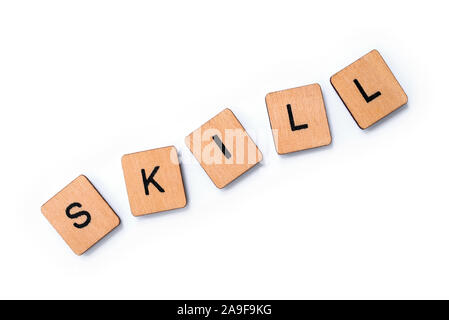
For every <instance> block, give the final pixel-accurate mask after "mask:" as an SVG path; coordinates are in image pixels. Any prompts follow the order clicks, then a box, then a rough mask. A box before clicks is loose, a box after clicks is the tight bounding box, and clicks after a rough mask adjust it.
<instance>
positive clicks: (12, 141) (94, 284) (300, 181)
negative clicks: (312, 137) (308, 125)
mask: <svg viewBox="0 0 449 320" xmlns="http://www.w3.org/2000/svg"><path fill="white" fill-rule="evenodd" d="M447 12H448V11H447V7H446V3H445V2H443V1H438V2H437V1H425V2H422V1H419V2H418V1H417V2H413V1H391V0H388V1H374V2H370V3H365V2H362V1H260V0H259V1H241V0H240V1H229V0H228V1H210V0H209V1H159V2H151V1H111V0H107V1H93V0H88V1H80V0H78V1H62V0H55V1H19V0H14V1H1V2H0V111H1V115H0V134H1V138H0V139H1V140H0V141H1V146H2V155H1V160H0V161H1V183H0V188H1V189H0V191H1V192H0V194H1V209H0V212H1V213H0V215H1V220H0V249H1V250H0V262H1V263H0V298H153V299H154V298H159V299H166V298H181V299H182V298H210V299H215V298H235V299H239V298H254V299H259V298H267V299H270V298H288V299H289V298H297V299H299V298H343V299H346V298H449V272H448V270H449V253H448V252H449V250H448V249H449V210H448V205H447V198H448V196H447V192H448V187H447V184H448V179H449V174H448V169H447V165H448V162H449V157H448V152H447V141H448V140H447V139H448V133H447V121H448V117H449V111H448V99H447V92H448V89H447V88H448V84H447V76H448V71H449V68H448V54H449V52H448V48H449V46H448V42H447V31H448V27H449V23H448V18H447ZM374 48H376V49H378V50H379V51H380V52H381V54H382V55H383V57H384V59H385V60H386V62H387V63H388V64H389V66H390V68H391V69H392V71H393V73H394V74H395V75H396V77H397V79H398V80H399V82H400V83H401V85H402V86H403V88H404V90H405V91H406V93H407V95H408V97H409V103H408V105H407V106H406V107H405V108H402V109H401V110H400V111H397V112H395V113H394V114H393V115H392V116H390V117H388V118H387V119H386V120H384V121H382V122H380V123H379V124H377V125H375V126H374V127H373V128H371V129H369V130H366V131H362V130H360V129H359V128H358V127H357V125H356V123H355V122H354V121H353V119H352V118H351V116H350V114H349V113H348V111H347V110H346V108H345V107H344V105H343V104H342V102H341V101H340V99H339V98H338V96H337V94H336V93H335V91H334V90H333V88H332V86H331V85H330V83H329V78H330V76H331V75H333V74H334V73H335V72H337V71H339V70H340V69H342V68H344V67H345V66H347V65H348V64H350V63H352V62H353V61H355V60H356V59H358V58H359V57H361V56H362V55H364V54H366V53H367V52H369V51H370V50H371V49H374ZM315 82H318V83H319V84H320V85H321V86H322V90H323V95H324V99H325V103H326V108H327V112H328V117H329V121H330V126H331V132H332V136H333V143H332V145H330V146H329V147H324V148H320V149H316V150H312V151H306V152H300V153H295V154H291V155H287V156H278V155H277V154H276V152H275V149H274V144H273V140H272V136H271V132H270V126H269V121H268V116H267V112H266V107H265V102H264V97H265V94H266V93H268V92H271V91H275V90H281V89H286V88H291V87H296V86H301V85H306V84H310V83H315ZM225 107H229V108H231V109H232V110H233V111H234V113H235V114H236V116H237V117H238V119H239V120H240V121H241V122H242V124H243V126H244V127H245V128H246V129H247V130H248V132H249V133H250V135H251V136H252V137H253V138H254V139H255V140H256V142H257V144H258V145H259V147H260V149H261V151H262V153H263V155H264V162H263V164H262V165H260V166H258V167H257V168H255V169H253V170H251V171H250V172H248V173H247V174H246V175H245V176H243V177H241V178H240V179H238V180H237V181H236V182H234V183H233V184H232V185H230V186H229V187H228V188H226V189H224V190H219V189H217V188H216V187H215V186H214V185H213V183H212V182H211V181H210V179H209V178H208V176H207V175H206V174H205V173H204V171H203V170H202V169H201V167H200V166H199V164H198V163H197V162H196V161H192V157H191V155H190V152H189V151H188V149H187V148H186V146H185V145H184V137H185V136H186V135H188V134H189V133H190V132H191V131H193V130H194V129H196V128H197V127H199V126H200V125H201V124H202V123H204V122H205V121H207V120H209V119H210V118H211V117H212V116H214V115H215V114H217V113H218V112H219V111H221V110H222V109H223V108H225ZM167 145H175V146H176V147H177V149H178V151H179V154H180V156H181V158H182V159H184V160H185V161H186V163H184V164H183V166H182V170H183V176H184V182H185V186H186V192H187V196H188V205H187V207H186V208H184V209H181V210H176V211H172V212H165V213H159V214H155V215H152V216H147V217H142V218H135V217H133V216H132V215H131V213H130V210H129V204H128V199H127V194H126V189H125V184H124V179H123V174H122V169H121V164H120V158H121V156H122V155H123V154H125V153H131V152H136V151H142V150H148V149H152V148H157V147H163V146H167ZM82 173H83V174H85V175H87V177H89V178H90V179H91V181H92V182H93V184H94V185H95V186H96V187H97V188H98V190H99V191H100V192H101V193H102V195H103V196H104V197H105V199H106V200H107V201H108V202H109V203H110V205H111V206H112V208H113V209H114V210H115V211H116V212H117V214H118V215H119V216H120V218H121V220H122V224H121V226H120V227H119V228H118V229H117V230H115V231H114V232H112V233H111V234H110V235H109V236H108V237H107V238H105V239H104V240H102V241H101V242H100V243H99V244H98V245H96V246H95V247H94V248H92V249H91V250H90V251H88V253H87V254H85V255H84V256H81V257H78V256H76V255H74V254H73V253H72V251H71V250H70V249H69V248H68V247H67V245H66V244H65V243H64V241H63V240H62V239H61V238H60V237H59V235H58V234H57V233H56V231H55V230H54V229H53V228H52V227H51V225H50V224H49V223H48V222H47V220H46V219H45V218H44V217H43V215H42V214H41V212H40V206H41V205H42V204H43V203H44V202H46V201H47V200H48V199H49V198H50V197H52V196H53V195H54V194H55V193H57V192H58V191H59V190H60V189H62V187H64V186H65V185H66V184H68V183H69V182H70V181H72V180H73V179H74V178H75V177H76V176H78V175H79V174H82Z"/></svg>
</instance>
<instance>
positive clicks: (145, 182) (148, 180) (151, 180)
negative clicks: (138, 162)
mask: <svg viewBox="0 0 449 320" xmlns="http://www.w3.org/2000/svg"><path fill="white" fill-rule="evenodd" d="M158 170H159V166H156V167H154V169H153V172H151V174H150V176H149V177H148V178H147V175H146V173H145V169H142V171H141V172H142V179H143V186H144V187H145V194H146V195H147V196H148V195H150V191H149V190H148V186H149V185H150V183H152V184H154V186H155V187H156V189H157V190H159V192H165V190H164V189H163V188H162V187H161V186H160V185H159V183H157V182H156V180H154V175H155V174H156V172H157V171H158Z"/></svg>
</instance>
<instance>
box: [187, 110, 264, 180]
mask: <svg viewBox="0 0 449 320" xmlns="http://www.w3.org/2000/svg"><path fill="white" fill-rule="evenodd" d="M186 144H187V146H188V147H189V149H190V151H192V153H193V155H194V156H195V158H196V159H197V160H198V161H199V163H200V164H201V166H202V167H203V169H204V170H205V171H206V173H207V174H208V176H209V177H210V178H211V180H212V181H213V182H214V184H215V185H216V186H217V187H218V188H220V189H221V188H224V187H225V186H226V185H228V184H229V183H230V182H231V181H233V180H235V179H236V178H238V177H239V176H240V175H242V174H243V173H245V172H246V171H248V170H249V169H251V168H252V167H254V166H255V165H256V164H257V163H258V162H260V161H261V160H262V153H261V152H260V151H259V149H258V148H257V146H256V145H255V143H254V142H253V141H252V140H251V138H250V137H249V136H248V134H247V133H246V131H245V129H244V128H243V127H242V125H241V124H240V122H239V121H238V120H237V118H236V117H235V115H234V114H233V113H232V111H231V110H229V109H225V110H223V111H222V112H220V113H219V114H218V115H216V116H215V117H213V118H212V119H211V120H209V121H208V122H206V123H205V124H203V125H202V126H201V127H200V128H198V129H197V130H195V131H194V132H192V133H191V134H190V135H189V136H187V137H186Z"/></svg>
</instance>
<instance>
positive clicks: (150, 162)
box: [122, 146, 187, 216]
mask: <svg viewBox="0 0 449 320" xmlns="http://www.w3.org/2000/svg"><path fill="white" fill-rule="evenodd" d="M122 167H123V174H124V176H125V183H126V189H127V191H128V199H129V205H130V207H131V213H132V214H133V215H134V216H142V215H146V214H150V213H155V212H160V211H167V210H172V209H178V208H183V207H185V206H186V203H187V200H186V195H185V190H184V183H183V181H182V175H181V168H180V165H179V159H178V153H177V151H176V148H175V147H173V146H171V147H165V148H159V149H153V150H148V151H143V152H137V153H132V154H127V155H124V156H123V157H122Z"/></svg>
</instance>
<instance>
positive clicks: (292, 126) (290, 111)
mask: <svg viewBox="0 0 449 320" xmlns="http://www.w3.org/2000/svg"><path fill="white" fill-rule="evenodd" d="M287 112H288V118H289V119H290V128H292V131H296V130H301V129H307V128H308V127H309V125H308V124H301V125H299V126H297V125H295V119H293V112H292V106H291V105H289V104H287Z"/></svg>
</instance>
